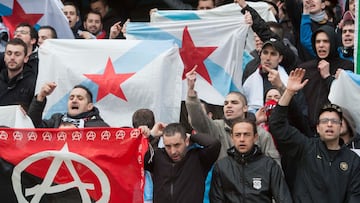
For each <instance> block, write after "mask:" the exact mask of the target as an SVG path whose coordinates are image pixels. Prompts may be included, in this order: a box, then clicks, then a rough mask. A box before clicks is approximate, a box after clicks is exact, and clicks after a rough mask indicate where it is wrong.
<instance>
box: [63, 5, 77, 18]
mask: <svg viewBox="0 0 360 203" xmlns="http://www.w3.org/2000/svg"><path fill="white" fill-rule="evenodd" d="M63 5H64V6H73V7H74V8H75V11H76V15H77V16H80V10H79V8H78V6H77V5H76V4H75V3H74V2H72V1H65V2H64V3H63Z"/></svg>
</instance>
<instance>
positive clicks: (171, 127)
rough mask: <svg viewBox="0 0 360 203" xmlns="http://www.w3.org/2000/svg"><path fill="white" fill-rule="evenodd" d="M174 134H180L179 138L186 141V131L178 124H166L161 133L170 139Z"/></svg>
mask: <svg viewBox="0 0 360 203" xmlns="http://www.w3.org/2000/svg"><path fill="white" fill-rule="evenodd" d="M175 133H180V135H181V138H183V139H184V140H185V139H186V131H185V128H184V126H182V125H181V124H180V123H170V124H168V125H167V126H166V127H165V128H164V131H163V136H167V137H171V136H174V135H175Z"/></svg>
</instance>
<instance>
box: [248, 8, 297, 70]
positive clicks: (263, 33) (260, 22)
mask: <svg viewBox="0 0 360 203" xmlns="http://www.w3.org/2000/svg"><path fill="white" fill-rule="evenodd" d="M245 11H249V12H250V14H251V16H252V19H253V24H252V26H251V28H252V30H253V31H254V32H255V33H256V34H257V35H258V36H259V37H260V39H261V41H263V42H266V41H268V40H270V39H271V38H274V39H277V40H279V41H281V43H282V44H283V49H282V55H283V60H282V62H281V63H280V65H282V66H283V67H284V68H285V70H286V72H287V73H290V71H291V70H292V69H294V68H295V67H296V66H297V64H298V62H299V60H298V58H297V56H296V55H295V53H294V52H293V51H292V50H291V49H290V47H288V46H286V45H285V44H284V43H283V42H282V39H281V38H280V36H279V35H277V34H276V33H274V32H273V31H271V30H270V27H269V26H268V25H267V24H266V22H265V20H264V19H262V18H261V16H260V15H259V13H258V12H257V11H256V10H255V9H253V8H252V7H250V6H249V5H247V6H246V7H245V8H243V9H242V10H241V12H242V13H243V14H244V13H245Z"/></svg>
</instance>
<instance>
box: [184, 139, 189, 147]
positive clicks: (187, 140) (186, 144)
mask: <svg viewBox="0 0 360 203" xmlns="http://www.w3.org/2000/svg"><path fill="white" fill-rule="evenodd" d="M189 144H190V136H186V138H185V146H186V147H188V146H189Z"/></svg>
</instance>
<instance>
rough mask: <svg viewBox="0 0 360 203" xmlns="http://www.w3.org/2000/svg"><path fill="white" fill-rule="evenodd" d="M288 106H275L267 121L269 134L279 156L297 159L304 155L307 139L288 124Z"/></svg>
mask: <svg viewBox="0 0 360 203" xmlns="http://www.w3.org/2000/svg"><path fill="white" fill-rule="evenodd" d="M287 116H288V106H280V105H277V106H276V107H275V108H274V109H273V111H272V112H271V116H270V119H269V127H270V133H271V134H272V135H273V137H274V139H275V140H276V143H277V144H278V149H279V152H280V154H283V155H286V156H290V157H292V158H299V157H301V155H302V154H303V153H304V151H305V148H306V143H307V141H308V138H307V137H305V136H304V135H303V134H302V133H301V132H300V131H299V130H298V129H296V128H294V127H293V126H291V125H290V124H289V121H288V118H287Z"/></svg>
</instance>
